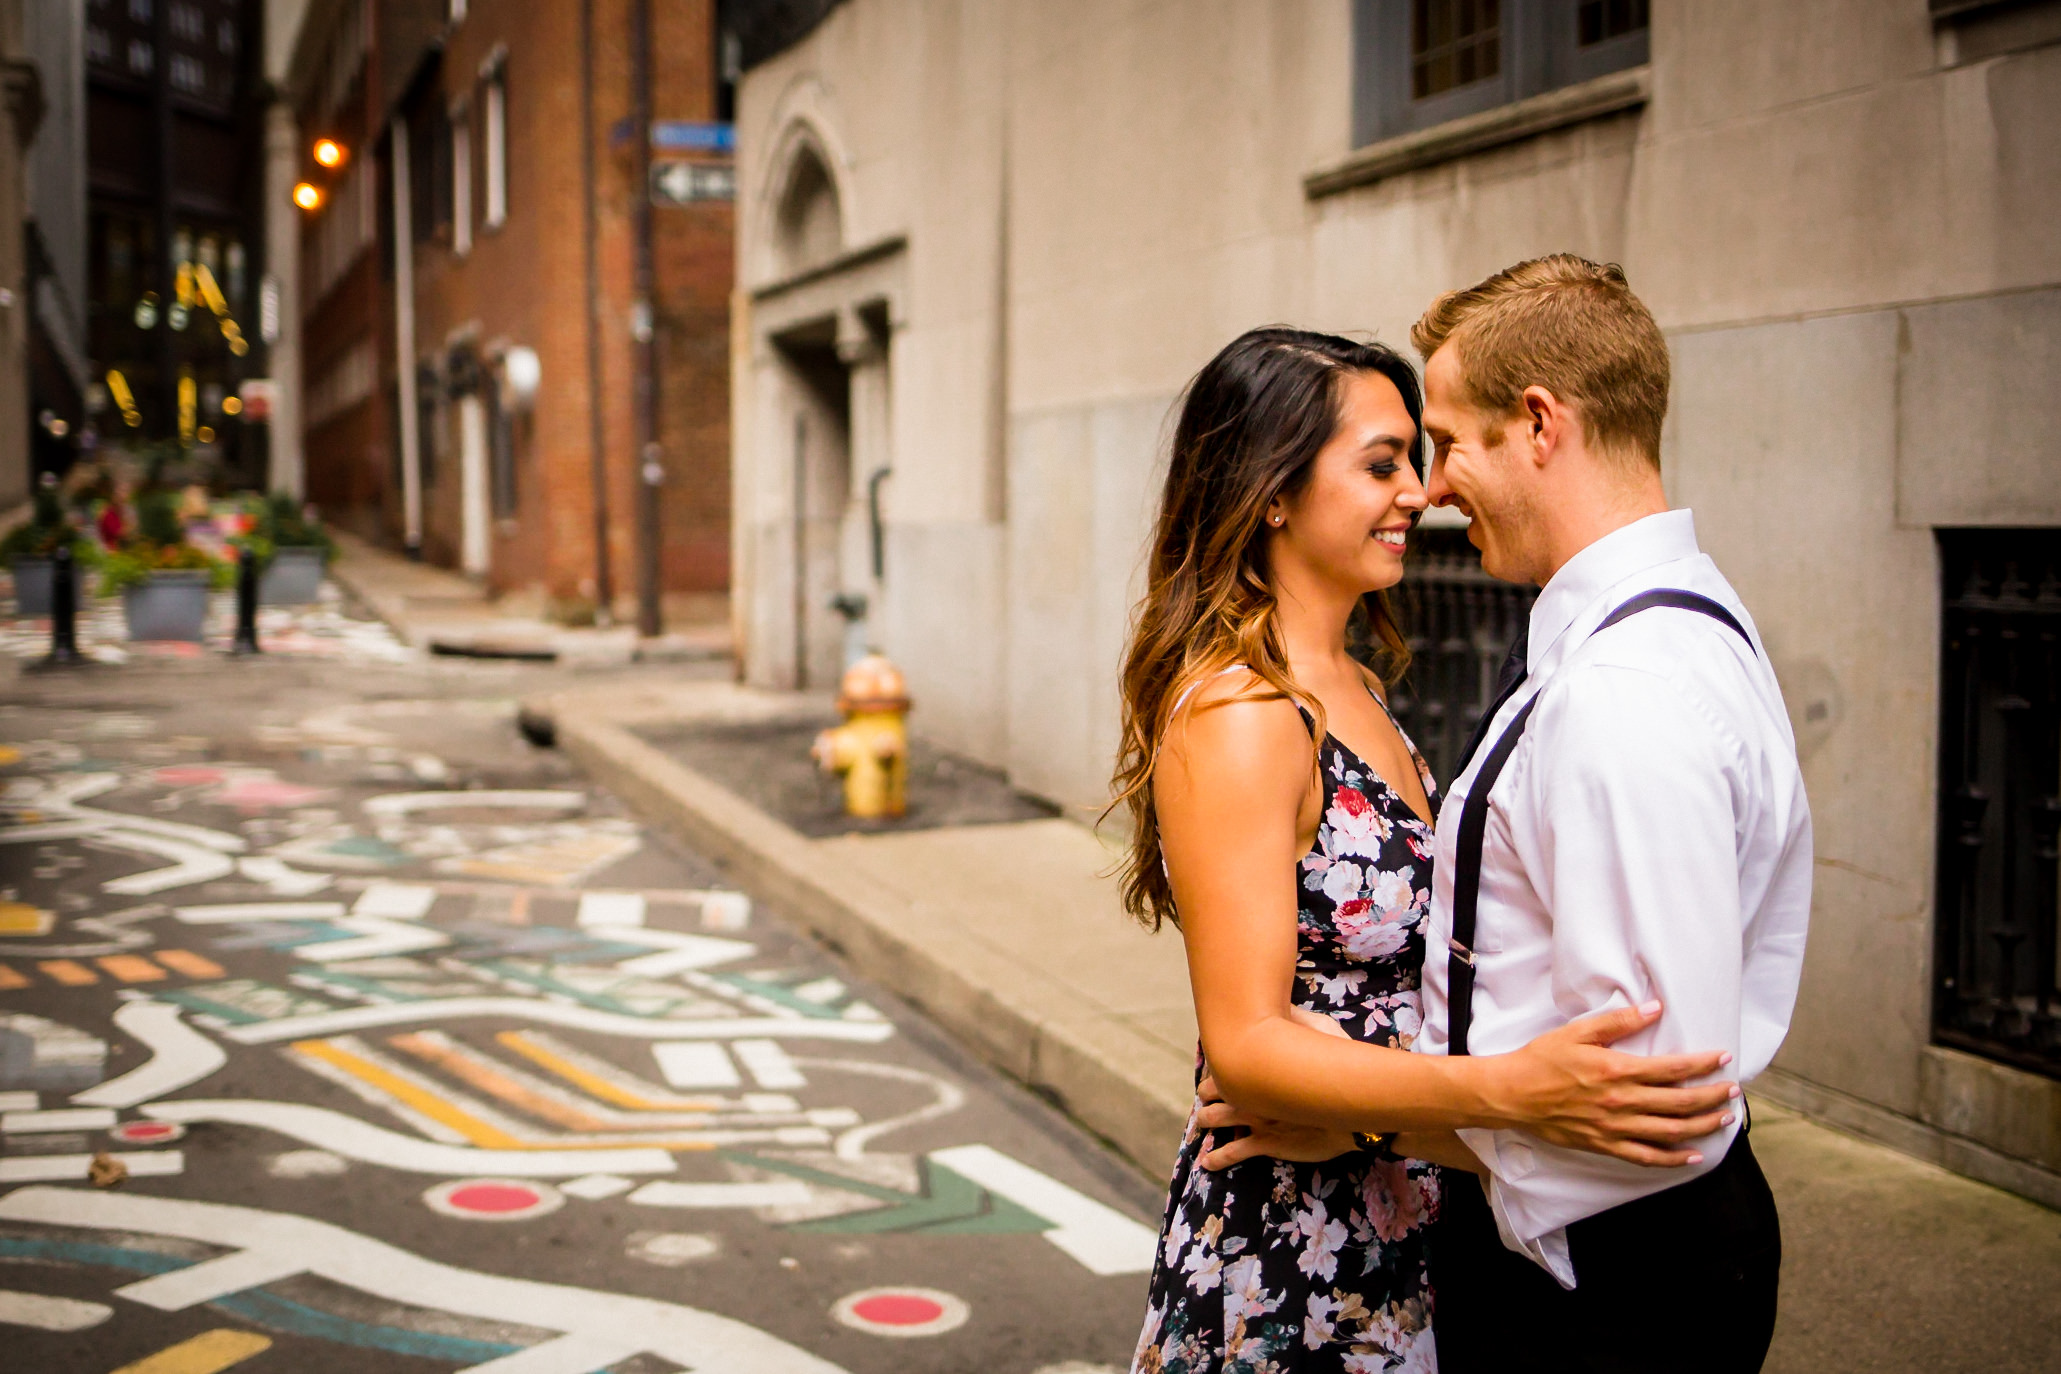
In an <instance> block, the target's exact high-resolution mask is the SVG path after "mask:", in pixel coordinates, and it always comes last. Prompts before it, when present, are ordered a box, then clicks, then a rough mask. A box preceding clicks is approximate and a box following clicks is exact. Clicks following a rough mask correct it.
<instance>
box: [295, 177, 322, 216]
mask: <svg viewBox="0 0 2061 1374" xmlns="http://www.w3.org/2000/svg"><path fill="white" fill-rule="evenodd" d="M293 203H294V204H295V205H298V206H300V207H301V209H303V210H306V211H308V212H309V213H310V214H312V213H314V212H315V211H316V210H319V209H320V208H322V188H321V187H319V186H317V185H316V184H315V183H314V182H312V181H303V182H299V183H296V184H295V186H294V188H293Z"/></svg>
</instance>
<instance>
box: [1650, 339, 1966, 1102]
mask: <svg viewBox="0 0 2061 1374" xmlns="http://www.w3.org/2000/svg"><path fill="white" fill-rule="evenodd" d="M1896 337H1897V323H1896V317H1895V315H1894V313H1893V312H1877V313H1871V314H1867V315H1854V316H1843V317H1837V318H1832V319H1824V320H1815V321H1809V322H1805V323H1800V324H1775V325H1763V326H1756V327H1749V328H1743V329H1729V330H1718V331H1711V332H1707V333H1692V334H1687V335H1678V336H1676V337H1675V338H1673V339H1672V340H1671V345H1672V349H1673V353H1674V360H1675V392H1674V408H1673V413H1672V415H1671V416H1670V417H1669V422H1668V428H1667V437H1666V445H1665V453H1664V458H1663V464H1664V470H1665V472H1666V474H1667V478H1668V490H1669V495H1670V498H1671V499H1672V500H1673V501H1674V502H1675V503H1676V504H1677V505H1683V506H1688V507H1690V508H1692V509H1694V510H1695V512H1696V518H1697V532H1698V535H1699V538H1700V539H1701V542H1702V544H1703V547H1704V549H1705V550H1706V551H1707V552H1708V553H1710V555H1711V556H1712V557H1713V558H1715V559H1716V560H1717V562H1718V565H1719V566H1720V567H1721V568H1723V569H1724V570H1725V572H1726V574H1727V576H1729V577H1730V578H1731V579H1732V581H1733V584H1734V585H1735V586H1736V587H1737V588H1738V589H1739V593H1740V595H1741V596H1742V597H1744V598H1745V600H1746V604H1747V607H1748V609H1749V610H1750V611H1751V612H1752V613H1753V616H1754V619H1755V621H1756V622H1757V624H1758V625H1759V627H1760V630H1761V633H1762V636H1763V638H1764V640H1765V641H1766V643H1767V646H1768V653H1769V656H1770V658H1771V659H1772V660H1773V662H1774V665H1775V669H1776V672H1777V673H1778V675H1780V677H1781V678H1782V681H1783V686H1784V693H1785V696H1786V697H1788V699H1789V706H1790V711H1791V714H1792V719H1793V723H1794V724H1795V726H1796V729H1797V735H1798V740H1799V744H1800V746H1801V748H1800V750H1799V752H1800V753H1801V754H1802V755H1803V764H1804V778H1805V784H1806V786H1807V787H1808V788H1809V790H1810V796H1811V802H1812V818H1813V822H1814V825H1815V829H1816V838H1817V858H1818V863H1817V887H1816V895H1815V901H1814V903H1813V910H1812V917H1811V939H1810V955H1809V959H1808V960H1807V962H1806V964H1805V972H1804V985H1803V992H1802V996H1801V999H1800V1002H1799V1004H1798V1007H1797V1014H1796V1019H1795V1022H1794V1023H1793V1026H1792V1029H1791V1031H1790V1036H1789V1042H1788V1044H1787V1046H1786V1047H1785V1048H1784V1049H1783V1052H1782V1055H1781V1057H1780V1058H1779V1059H1778V1060H1777V1063H1778V1064H1779V1065H1780V1066H1781V1067H1783V1068H1785V1069H1788V1070H1789V1071H1791V1072H1793V1073H1796V1074H1799V1075H1801V1076H1803V1077H1805V1078H1809V1079H1812V1080H1814V1081H1816V1082H1819V1083H1822V1084H1825V1085H1827V1086H1829V1087H1834V1088H1838V1089H1840V1090H1842V1091H1844V1092H1848V1093H1852V1094H1854V1095H1855V1096H1859V1097H1865V1098H1868V1099H1870V1100H1872V1101H1875V1102H1880V1103H1883V1104H1885V1105H1889V1106H1891V1107H1892V1108H1893V1109H1895V1110H1897V1111H1900V1112H1903V1113H1906V1114H1912V1113H1914V1112H1915V1110H1916V1107H1917V1077H1916V1074H1917V1051H1918V1049H1919V1048H1920V1047H1921V1046H1923V1045H1924V1044H1925V1042H1926V1040H1927V1039H1928V1038H1929V1034H1930V1031H1929V1006H1928V1001H1927V996H1926V989H1927V986H1928V982H1927V975H1926V970H1927V968H1928V967H1929V962H1930V950H1931V938H1932V937H1931V919H1930V917H1931V909H1932V902H1931V890H1932V888H1931V884H1932V796H1933V774H1934V755H1935V753H1936V749H1937V744H1936V740H1937V735H1936V726H1935V721H1936V716H1937V706H1936V686H1935V681H1936V676H1937V673H1936V667H1935V663H1936V659H1937V655H1938V647H1937V640H1938V628H1937V626H1938V609H1937V606H1938V597H1937V589H1936V582H1937V576H1938V574H1937V572H1936V570H1935V569H1936V562H1935V554H1934V551H1933V547H1932V538H1931V535H1930V534H1929V533H1928V532H1926V531H1923V530H1909V529H1899V528H1897V527H1896V525H1895V522H1894V519H1893V513H1892V509H1891V501H1892V492H1893V489H1894V483H1893V477H1892V472H1893V456H1894V453H1895V432H1894V426H1893V416H1894V413H1895V406H1894V400H1893V395H1892V390H1893V385H1894V378H1895V368H1896ZM1863 799H1865V800H1863Z"/></svg>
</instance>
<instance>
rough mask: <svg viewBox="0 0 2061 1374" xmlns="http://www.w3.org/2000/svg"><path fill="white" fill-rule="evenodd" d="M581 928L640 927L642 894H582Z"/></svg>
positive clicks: (642, 916)
mask: <svg viewBox="0 0 2061 1374" xmlns="http://www.w3.org/2000/svg"><path fill="white" fill-rule="evenodd" d="M576 919H577V920H578V921H579V923H580V924H581V925H583V926H641V925H643V924H644V894H643V893H641V892H584V893H581V894H580V914H579V916H578V917H577V918H576Z"/></svg>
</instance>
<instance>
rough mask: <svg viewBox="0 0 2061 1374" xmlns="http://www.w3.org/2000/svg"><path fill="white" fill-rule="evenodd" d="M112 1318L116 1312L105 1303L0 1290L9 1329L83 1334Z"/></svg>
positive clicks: (2, 1318)
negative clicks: (25, 1327) (23, 1328)
mask: <svg viewBox="0 0 2061 1374" xmlns="http://www.w3.org/2000/svg"><path fill="white" fill-rule="evenodd" d="M113 1315H114V1309H113V1308H112V1307H108V1306H106V1305H105V1304H102V1303H97V1302H78V1301H76V1300H74V1299H72V1298H53V1297H50V1296H49V1295H48V1294H45V1293H16V1292H12V1291H10V1290H7V1289H0V1324H5V1325H7V1326H33V1327H35V1328H36V1329H37V1330H38V1331H84V1330H86V1329H87V1328H88V1327H92V1326H98V1325H100V1324H101V1323H102V1322H104V1321H106V1320H107V1319H108V1318H109V1317H112V1316H113Z"/></svg>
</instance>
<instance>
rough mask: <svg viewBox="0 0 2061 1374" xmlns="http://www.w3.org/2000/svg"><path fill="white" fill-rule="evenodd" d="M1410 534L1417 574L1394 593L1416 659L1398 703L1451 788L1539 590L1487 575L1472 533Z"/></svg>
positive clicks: (1399, 715) (1435, 772) (1395, 696)
mask: <svg viewBox="0 0 2061 1374" xmlns="http://www.w3.org/2000/svg"><path fill="white" fill-rule="evenodd" d="M1410 538H1411V541H1412V545H1413V547H1412V549H1411V554H1410V561H1409V575H1408V576H1406V577H1404V579H1403V581H1402V584H1401V585H1400V586H1398V587H1397V588H1396V589H1395V590H1394V591H1392V592H1391V593H1389V598H1390V604H1391V605H1392V606H1393V607H1394V609H1395V612H1396V616H1397V618H1398V619H1399V620H1400V621H1401V623H1402V629H1403V634H1404V635H1405V637H1406V638H1407V639H1408V640H1409V643H1410V653H1411V656H1412V657H1411V660H1410V670H1409V672H1408V674H1407V675H1405V676H1404V678H1403V680H1402V682H1400V683H1399V684H1397V686H1396V689H1395V691H1394V692H1393V693H1391V694H1390V704H1391V706H1393V708H1394V710H1395V714H1396V719H1398V720H1400V721H1401V722H1402V725H1403V728H1404V729H1405V730H1407V731H1409V732H1410V737H1411V738H1412V739H1414V740H1415V741H1416V742H1417V748H1418V749H1419V750H1420V751H1421V752H1422V753H1423V755H1424V760H1425V762H1427V763H1429V764H1430V765H1431V772H1432V776H1434V777H1436V778H1437V779H1438V782H1439V786H1441V787H1444V786H1445V785H1446V784H1447V783H1449V782H1451V781H1452V776H1453V765H1454V764H1455V763H1457V762H1458V761H1459V757H1460V750H1461V749H1462V747H1464V746H1465V745H1466V743H1467V737H1468V736H1469V735H1470V734H1472V733H1473V731H1474V723H1475V721H1476V720H1478V719H1480V717H1481V710H1482V707H1484V706H1485V705H1487V704H1488V702H1489V700H1490V699H1491V698H1492V697H1493V696H1494V695H1495V690H1496V672H1497V670H1498V669H1500V668H1501V667H1502V666H1503V656H1504V655H1505V654H1506V653H1508V652H1509V651H1510V643H1511V641H1512V640H1513V639H1515V638H1516V636H1517V634H1518V632H1519V631H1520V630H1521V629H1522V628H1523V627H1524V624H1525V618H1526V617H1527V616H1528V615H1530V614H1531V603H1532V602H1533V600H1535V599H1536V598H1537V596H1538V592H1537V590H1536V589H1535V588H1532V587H1528V586H1517V585H1513V584H1512V583H1509V582H1498V581H1497V580H1496V579H1495V578H1493V577H1490V576H1489V575H1488V574H1487V573H1485V572H1483V571H1482V570H1481V557H1480V555H1479V554H1477V553H1475V551H1474V547H1473V545H1471V544H1469V543H1468V542H1467V532H1466V531H1465V530H1418V531H1417V532H1415V533H1414V534H1412V535H1411V536H1410Z"/></svg>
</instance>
